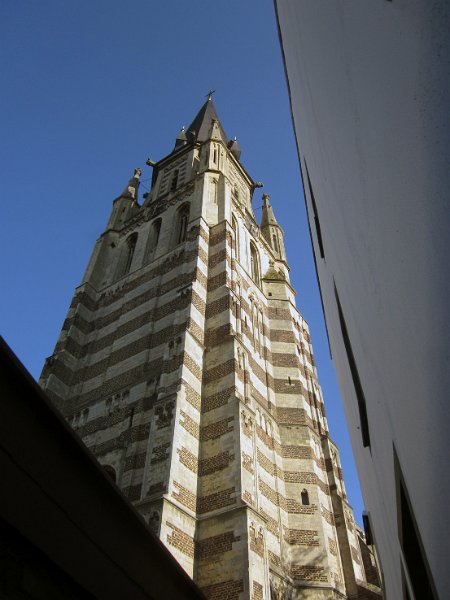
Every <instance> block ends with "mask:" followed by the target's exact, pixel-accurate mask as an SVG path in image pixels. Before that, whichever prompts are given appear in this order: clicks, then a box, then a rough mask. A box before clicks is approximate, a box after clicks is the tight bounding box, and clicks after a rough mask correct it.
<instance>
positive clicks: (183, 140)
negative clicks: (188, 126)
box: [175, 126, 187, 148]
mask: <svg viewBox="0 0 450 600" xmlns="http://www.w3.org/2000/svg"><path fill="white" fill-rule="evenodd" d="M186 144H187V137H186V131H185V129H184V126H183V127H182V128H181V129H180V133H179V134H178V135H177V137H176V140H175V148H180V147H181V146H185V145H186Z"/></svg>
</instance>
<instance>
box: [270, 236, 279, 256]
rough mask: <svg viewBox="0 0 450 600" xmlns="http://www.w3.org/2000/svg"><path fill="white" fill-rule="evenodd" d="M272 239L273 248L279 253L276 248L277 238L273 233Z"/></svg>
mask: <svg viewBox="0 0 450 600" xmlns="http://www.w3.org/2000/svg"><path fill="white" fill-rule="evenodd" d="M272 240H273V249H274V250H275V252H276V253H277V254H279V253H280V249H279V248H278V240H277V236H276V235H275V234H273V236H272Z"/></svg>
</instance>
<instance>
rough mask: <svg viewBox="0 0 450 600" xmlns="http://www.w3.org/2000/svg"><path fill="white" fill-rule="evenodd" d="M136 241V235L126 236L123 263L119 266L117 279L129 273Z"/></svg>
mask: <svg viewBox="0 0 450 600" xmlns="http://www.w3.org/2000/svg"><path fill="white" fill-rule="evenodd" d="M137 239H138V234H137V233H132V234H131V235H130V236H128V238H127V241H126V247H125V256H124V257H123V262H122V265H121V267H122V268H121V269H119V277H123V276H124V275H126V274H127V273H129V272H130V268H131V263H132V262H133V256H134V251H135V249H136V242H137Z"/></svg>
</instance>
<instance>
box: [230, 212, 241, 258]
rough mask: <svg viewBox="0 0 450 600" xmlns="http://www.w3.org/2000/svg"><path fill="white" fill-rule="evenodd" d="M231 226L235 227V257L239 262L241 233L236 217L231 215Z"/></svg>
mask: <svg viewBox="0 0 450 600" xmlns="http://www.w3.org/2000/svg"><path fill="white" fill-rule="evenodd" d="M231 227H232V229H233V258H234V259H235V260H237V261H238V262H239V233H238V226H237V222H236V219H235V218H234V217H231Z"/></svg>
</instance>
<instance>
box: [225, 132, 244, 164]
mask: <svg viewBox="0 0 450 600" xmlns="http://www.w3.org/2000/svg"><path fill="white" fill-rule="evenodd" d="M228 148H229V150H230V152H231V154H232V155H233V156H234V158H235V159H236V160H239V159H240V157H241V148H240V146H239V144H238V141H237V139H236V136H235V137H234V139H233V140H231V141H229V142H228Z"/></svg>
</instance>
